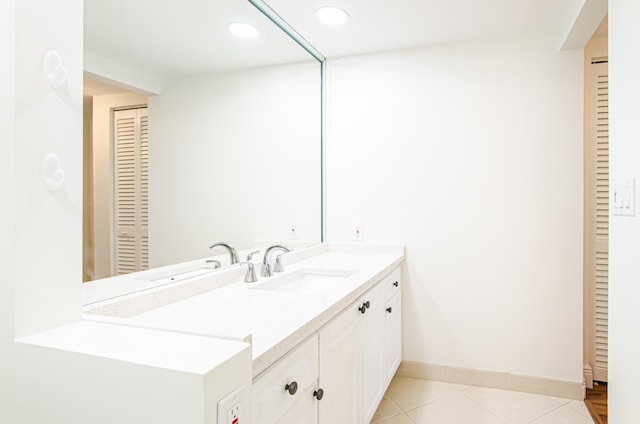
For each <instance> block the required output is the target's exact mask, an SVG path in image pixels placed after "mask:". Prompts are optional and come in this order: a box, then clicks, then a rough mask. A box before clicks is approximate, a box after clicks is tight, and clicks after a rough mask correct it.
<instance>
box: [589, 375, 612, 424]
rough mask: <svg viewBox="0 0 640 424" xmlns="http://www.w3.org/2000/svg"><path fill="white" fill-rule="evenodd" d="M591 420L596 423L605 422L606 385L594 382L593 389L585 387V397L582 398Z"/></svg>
mask: <svg viewBox="0 0 640 424" xmlns="http://www.w3.org/2000/svg"><path fill="white" fill-rule="evenodd" d="M584 404H585V405H586V406H587V409H588V410H589V413H590V414H591V417H592V418H593V421H594V422H595V423H596V424H607V421H608V412H607V406H608V405H607V385H606V384H602V383H600V384H594V385H593V389H587V398H586V399H585V400H584Z"/></svg>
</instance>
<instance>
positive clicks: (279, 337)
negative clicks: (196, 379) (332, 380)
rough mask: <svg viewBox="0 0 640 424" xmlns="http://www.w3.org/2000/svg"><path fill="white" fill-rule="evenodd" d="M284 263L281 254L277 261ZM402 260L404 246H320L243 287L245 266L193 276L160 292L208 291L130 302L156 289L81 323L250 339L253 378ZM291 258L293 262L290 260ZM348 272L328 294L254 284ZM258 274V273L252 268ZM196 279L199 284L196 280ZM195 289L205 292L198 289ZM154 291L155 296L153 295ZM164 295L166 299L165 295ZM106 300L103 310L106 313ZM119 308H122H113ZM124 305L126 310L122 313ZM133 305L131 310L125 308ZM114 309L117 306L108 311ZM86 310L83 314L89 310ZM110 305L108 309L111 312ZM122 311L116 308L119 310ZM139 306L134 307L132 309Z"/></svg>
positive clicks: (112, 304) (113, 302)
mask: <svg viewBox="0 0 640 424" xmlns="http://www.w3.org/2000/svg"><path fill="white" fill-rule="evenodd" d="M283 258H285V256H283ZM403 258H404V249H403V247H402V246H390V247H389V246H367V245H321V246H319V247H316V248H311V249H309V250H307V251H306V253H305V252H301V253H299V254H298V255H297V257H296V255H291V256H290V257H289V259H290V260H288V261H287V260H285V261H284V265H285V272H284V273H282V274H274V276H273V277H269V278H266V277H262V278H259V280H258V282H256V283H250V284H249V283H244V282H243V281H242V276H243V275H244V268H243V269H242V270H239V269H238V268H234V269H231V270H227V271H221V272H220V273H219V275H220V277H219V280H220V281H216V277H215V276H208V277H206V278H204V279H202V278H201V279H198V278H196V279H194V280H193V281H186V282H181V283H178V284H176V285H175V286H174V287H167V288H164V291H165V293H178V292H180V293H185V292H189V290H193V287H196V286H197V285H200V286H202V285H203V284H206V285H207V287H211V289H208V290H205V291H203V292H200V293H198V292H194V294H193V295H190V296H189V297H185V295H184V294H180V295H178V297H177V300H176V301H173V302H170V301H167V300H166V299H163V300H162V301H159V303H158V304H159V305H161V306H158V307H151V308H150V307H148V306H147V307H142V308H140V307H139V305H137V304H136V302H138V303H141V302H143V301H146V302H151V303H153V302H156V301H158V300H157V298H158V297H159V296H161V292H162V290H163V289H162V288H159V289H157V292H156V293H155V294H154V295H153V297H149V295H147V296H146V300H143V299H145V296H138V297H136V296H135V295H133V296H132V295H129V296H126V298H125V299H124V300H122V299H121V300H118V299H117V298H116V299H115V300H114V299H111V300H108V301H106V302H103V304H99V303H98V304H96V305H93V306H94V307H103V310H104V311H107V312H106V313H111V312H108V311H109V310H111V311H118V310H119V311H120V312H115V314H116V315H120V316H105V315H95V314H93V313H85V314H84V315H83V318H84V319H87V320H98V321H106V322H112V323H121V324H126V325H132V326H139V327H146V328H153V329H162V330H170V331H175V332H176V333H187V334H193V335H200V336H209V337H217V338H223V339H232V340H245V341H250V342H251V344H252V355H253V374H254V376H256V375H258V374H259V373H260V372H262V371H263V370H264V369H266V368H267V367H268V366H269V365H270V364H272V363H273V362H275V361H276V360H277V359H278V358H279V357H280V356H282V354H284V353H286V352H287V351H288V350H290V349H291V348H293V347H294V346H296V345H297V344H299V343H300V342H302V341H303V340H304V339H305V338H306V337H308V336H309V335H311V334H313V333H314V332H315V331H317V330H318V329H319V328H320V327H321V326H323V325H324V324H325V323H327V322H328V321H329V320H330V319H331V318H332V317H333V316H335V315H336V314H338V313H339V312H340V311H342V310H343V309H345V308H346V307H347V306H349V305H350V304H351V303H352V302H354V301H356V300H357V299H358V297H359V296H361V295H362V294H364V292H365V291H366V290H368V289H369V288H370V287H371V286H372V285H373V284H375V283H376V282H378V281H379V280H380V279H381V278H382V277H384V276H385V275H386V274H387V273H389V272H390V271H392V270H393V269H395V268H396V267H397V266H398V265H399V264H400V262H401V261H402V260H403ZM296 259H297V260H296ZM310 269H314V270H320V271H322V270H328V271H331V270H338V271H350V272H351V273H350V275H349V276H346V277H344V278H340V279H339V284H333V285H332V286H331V288H330V289H328V290H326V291H324V292H322V293H316V294H303V293H295V292H287V291H271V290H261V289H260V286H261V285H263V284H269V283H270V282H273V281H275V280H276V279H278V278H286V277H287V275H290V274H292V273H296V272H299V271H301V270H310ZM256 271H257V272H258V275H259V269H257V270H256ZM198 281H200V282H198ZM199 290H200V291H201V290H203V289H199ZM159 293H160V294H159ZM165 297H167V295H166V294H165ZM105 303H106V308H105ZM118 305H120V307H119V306H118ZM122 305H126V307H127V308H129V310H130V311H131V310H132V311H140V312H139V313H137V312H136V313H133V314H132V313H131V312H127V313H121V312H122V311H124V310H125V309H124V308H125V307H124V306H122ZM131 305H133V306H134V307H133V308H131ZM114 307H115V309H114ZM89 308H91V307H88V308H85V312H87V309H89ZM109 308H111V309H109ZM118 308H120V309H118ZM136 308H137V309H136Z"/></svg>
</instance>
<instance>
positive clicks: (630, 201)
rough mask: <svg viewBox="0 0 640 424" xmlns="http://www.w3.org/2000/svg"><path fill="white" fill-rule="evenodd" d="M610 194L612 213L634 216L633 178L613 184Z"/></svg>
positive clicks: (634, 182)
mask: <svg viewBox="0 0 640 424" xmlns="http://www.w3.org/2000/svg"><path fill="white" fill-rule="evenodd" d="M611 196H612V198H611V205H612V206H613V214H614V215H621V216H636V180H635V178H631V179H628V180H624V181H619V182H617V183H615V184H613V193H611Z"/></svg>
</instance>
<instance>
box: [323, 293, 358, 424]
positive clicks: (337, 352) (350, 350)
mask: <svg viewBox="0 0 640 424" xmlns="http://www.w3.org/2000/svg"><path fill="white" fill-rule="evenodd" d="M358 306H359V304H353V305H351V306H350V307H349V308H347V310H346V311H344V312H342V314H340V315H339V316H338V317H337V318H336V319H335V320H333V321H332V322H331V323H330V324H328V325H327V326H326V327H325V328H323V329H322V330H321V331H320V333H319V338H320V340H319V342H320V345H319V346H320V348H319V366H320V367H319V375H320V378H319V387H320V388H322V389H323V390H324V397H323V398H322V400H320V401H319V403H318V408H319V418H320V423H331V424H356V423H361V422H362V412H361V411H362V406H361V405H362V380H361V366H362V362H361V360H360V358H361V352H362V350H361V340H362V339H361V333H360V331H359V330H360V328H361V324H362V318H363V317H362V316H361V313H360V311H358Z"/></svg>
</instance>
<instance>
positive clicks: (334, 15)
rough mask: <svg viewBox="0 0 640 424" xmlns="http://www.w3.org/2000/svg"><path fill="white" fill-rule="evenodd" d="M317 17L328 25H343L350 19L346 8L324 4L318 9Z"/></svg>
mask: <svg viewBox="0 0 640 424" xmlns="http://www.w3.org/2000/svg"><path fill="white" fill-rule="evenodd" d="M315 13H316V17H317V18H318V19H319V20H320V22H322V23H324V24H327V25H342V24H344V23H345V22H347V21H348V20H349V14H348V13H347V11H346V10H343V9H340V8H339V7H334V6H323V7H321V8H319V9H317V10H316V12H315Z"/></svg>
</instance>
